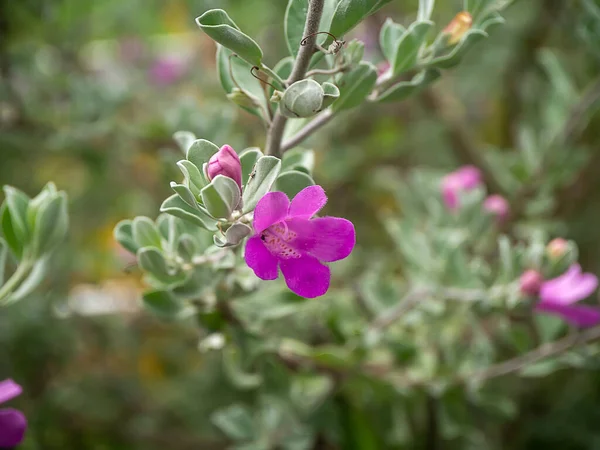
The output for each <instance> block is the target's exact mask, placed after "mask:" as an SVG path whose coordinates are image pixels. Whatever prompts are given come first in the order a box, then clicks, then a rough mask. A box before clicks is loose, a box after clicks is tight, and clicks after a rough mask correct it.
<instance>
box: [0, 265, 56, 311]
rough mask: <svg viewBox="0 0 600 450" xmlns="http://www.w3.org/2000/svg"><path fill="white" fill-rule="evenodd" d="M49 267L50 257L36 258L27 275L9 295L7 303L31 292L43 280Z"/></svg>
mask: <svg viewBox="0 0 600 450" xmlns="http://www.w3.org/2000/svg"><path fill="white" fill-rule="evenodd" d="M49 269H50V258H49V257H48V256H45V257H43V258H41V259H38V260H37V261H36V262H35V263H34V265H33V267H32V269H31V271H30V272H29V275H27V278H25V280H24V281H23V282H21V284H20V285H19V287H18V288H17V289H16V290H15V291H14V292H13V293H12V294H10V295H9V298H8V303H14V302H17V301H19V300H21V299H23V298H25V297H27V296H28V295H29V294H31V293H32V292H33V291H34V290H35V289H36V288H37V287H38V286H39V285H40V284H41V282H42V281H44V278H45V277H46V275H47V274H48V271H49ZM5 304H6V303H5Z"/></svg>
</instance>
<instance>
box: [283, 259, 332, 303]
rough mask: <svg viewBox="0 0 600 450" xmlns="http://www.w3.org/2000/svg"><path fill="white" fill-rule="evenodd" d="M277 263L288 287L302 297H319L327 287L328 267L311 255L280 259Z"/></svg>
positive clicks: (329, 274) (328, 279)
mask: <svg viewBox="0 0 600 450" xmlns="http://www.w3.org/2000/svg"><path fill="white" fill-rule="evenodd" d="M279 265H280V267H281V272H282V273H283V276H284V277H285V282H286V284H287V285H288V287H289V288H290V289H291V290H292V292H294V293H296V294H298V295H300V296H302V297H306V298H315V297H319V296H321V295H323V294H325V293H326V292H327V289H329V281H330V279H331V272H330V271H329V267H327V266H325V265H323V264H321V263H320V262H319V261H318V260H317V258H315V257H313V256H309V255H304V256H301V257H300V258H291V259H282V260H281V261H280V263H279Z"/></svg>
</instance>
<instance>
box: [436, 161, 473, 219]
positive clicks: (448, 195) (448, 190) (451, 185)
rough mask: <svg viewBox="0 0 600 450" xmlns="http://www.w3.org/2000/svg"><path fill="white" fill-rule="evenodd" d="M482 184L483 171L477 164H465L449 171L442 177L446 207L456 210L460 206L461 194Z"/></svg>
mask: <svg viewBox="0 0 600 450" xmlns="http://www.w3.org/2000/svg"><path fill="white" fill-rule="evenodd" d="M481 184H482V182H481V172H480V171H479V169H478V168H477V167H475V166H463V167H461V168H460V169H458V170H456V171H454V172H451V173H449V174H448V175H446V176H445V177H444V178H443V179H442V197H443V198H444V203H445V204H446V207H447V208H448V209H449V210H451V211H456V210H457V209H458V207H459V206H460V205H459V194H460V193H461V192H462V191H470V190H472V189H475V188H477V187H479V186H480V185H481Z"/></svg>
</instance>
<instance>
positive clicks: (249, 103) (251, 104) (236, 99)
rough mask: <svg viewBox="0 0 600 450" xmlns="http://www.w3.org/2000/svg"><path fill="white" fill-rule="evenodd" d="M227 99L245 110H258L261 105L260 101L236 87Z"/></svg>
mask: <svg viewBox="0 0 600 450" xmlns="http://www.w3.org/2000/svg"><path fill="white" fill-rule="evenodd" d="M227 98H228V99H229V100H231V101H232V102H233V103H235V104H236V105H238V106H242V107H244V108H256V107H258V106H259V105H260V103H259V101H258V99H257V98H256V97H255V96H254V95H252V94H249V93H248V92H246V91H242V90H241V89H240V88H236V87H234V88H233V89H232V90H231V92H230V93H229V94H227Z"/></svg>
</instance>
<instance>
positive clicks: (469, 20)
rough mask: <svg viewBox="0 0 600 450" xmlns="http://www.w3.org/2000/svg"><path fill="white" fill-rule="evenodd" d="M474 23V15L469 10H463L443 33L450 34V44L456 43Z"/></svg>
mask: <svg viewBox="0 0 600 450" xmlns="http://www.w3.org/2000/svg"><path fill="white" fill-rule="evenodd" d="M472 25H473V17H471V14H469V13H468V12H467V11H461V12H459V13H458V14H457V15H456V16H454V19H452V21H451V22H450V23H449V24H448V25H447V26H446V28H444V30H443V31H442V33H444V34H446V35H447V36H448V44H449V45H454V44H456V43H457V42H458V41H460V40H461V39H462V37H463V36H464V35H465V33H466V32H467V31H469V30H470V29H471V26H472Z"/></svg>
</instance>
